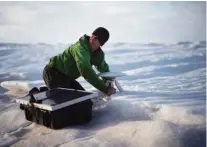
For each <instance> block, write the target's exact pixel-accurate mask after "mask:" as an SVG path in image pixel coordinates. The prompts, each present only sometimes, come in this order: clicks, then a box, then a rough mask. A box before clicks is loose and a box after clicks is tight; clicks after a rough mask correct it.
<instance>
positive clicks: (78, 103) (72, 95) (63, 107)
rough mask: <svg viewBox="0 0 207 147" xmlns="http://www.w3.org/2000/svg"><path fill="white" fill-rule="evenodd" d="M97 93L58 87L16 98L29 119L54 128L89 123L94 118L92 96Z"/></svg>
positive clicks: (95, 95)
mask: <svg viewBox="0 0 207 147" xmlns="http://www.w3.org/2000/svg"><path fill="white" fill-rule="evenodd" d="M97 96H98V94H97V93H91V92H86V91H81V90H74V89H66V88H57V89H53V90H47V91H44V92H39V93H36V94H32V93H30V94H29V95H27V96H25V97H22V98H19V99H17V100H16V102H17V103H20V108H21V109H22V110H24V112H25V117H26V119H27V120H29V121H32V122H35V123H37V124H41V125H44V126H46V127H49V128H52V129H60V128H63V127H66V126H69V125H77V124H83V123H87V122H89V121H90V120H91V118H92V105H93V103H92V101H91V99H92V98H95V97H97Z"/></svg>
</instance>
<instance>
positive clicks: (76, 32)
mask: <svg viewBox="0 0 207 147" xmlns="http://www.w3.org/2000/svg"><path fill="white" fill-rule="evenodd" d="M98 26H104V27H106V28H107V29H108V30H109V31H110V34H111V36H110V40H109V42H137V43H148V42H156V43H174V42H178V41H193V42H195V41H196V42H197V41H200V40H206V39H205V38H206V2H204V1H203V2H192V1H189V2H187V1H184V2H176V1H161V2H155V1H154V2H153V1H152V2H145V1H132V2H126V1H125V2H124V1H121V2H109V1H105V2H98V1H96V2H95V1H92V2H80V1H79V2H70V1H68V2H67V1H64V2H41V1H39V2H31V1H30V2H0V41H1V42H4V41H9V42H20V43H22V42H29V43H37V42H45V43H71V42H73V41H76V40H77V39H78V38H79V37H80V36H82V35H83V34H85V33H86V34H88V35H90V34H91V32H92V31H93V30H94V29H95V28H96V27H98Z"/></svg>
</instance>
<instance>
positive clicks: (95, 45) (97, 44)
mask: <svg viewBox="0 0 207 147" xmlns="http://www.w3.org/2000/svg"><path fill="white" fill-rule="evenodd" d="M91 44H92V45H93V49H94V50H96V49H98V48H99V47H100V46H101V45H100V42H99V40H98V37H97V36H95V35H92V36H91Z"/></svg>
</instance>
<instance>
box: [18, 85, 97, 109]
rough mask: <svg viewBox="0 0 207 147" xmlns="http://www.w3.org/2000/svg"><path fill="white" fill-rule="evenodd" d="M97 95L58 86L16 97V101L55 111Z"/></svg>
mask: <svg viewBox="0 0 207 147" xmlns="http://www.w3.org/2000/svg"><path fill="white" fill-rule="evenodd" d="M97 96H98V93H92V92H87V91H82V90H75V89H67V88H57V89H52V90H48V91H46V92H40V93H37V94H33V95H32V96H31V95H27V96H25V97H22V98H19V99H16V102H17V103H20V104H23V105H34V106H35V107H37V108H41V109H44V110H49V111H54V110H57V109H61V108H64V107H67V106H70V105H73V104H76V103H79V102H82V101H85V100H88V99H92V98H95V97H97ZM31 97H32V98H33V99H35V101H36V102H32V103H31V101H30V99H31Z"/></svg>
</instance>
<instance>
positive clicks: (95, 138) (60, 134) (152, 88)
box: [0, 41, 206, 147]
mask: <svg viewBox="0 0 207 147" xmlns="http://www.w3.org/2000/svg"><path fill="white" fill-rule="evenodd" d="M66 47H67V45H64V44H57V45H49V44H43V43H41V44H7V43H1V44H0V82H3V81H10V80H13V81H16V80H20V81H27V82H28V85H25V87H24V88H23V89H21V90H20V89H15V88H14V89H11V90H10V91H7V90H6V89H3V88H1V87H0V146H12V147H48V146H50V147H59V146H61V147H68V146H72V147H79V146H81V147H96V146H99V147H204V146H205V144H206V42H205V41H201V42H197V43H191V42H180V43H177V44H155V43H149V44H126V43H117V44H108V45H106V46H105V47H104V48H103V50H104V51H105V54H106V60H107V62H108V63H109V65H110V68H111V71H114V72H117V71H118V72H119V71H122V72H123V73H125V74H127V76H124V77H120V78H119V79H118V80H119V83H120V84H121V85H122V87H123V88H124V90H125V92H123V93H116V94H115V95H114V96H113V97H112V100H111V101H109V103H108V105H107V106H106V107H105V108H103V109H99V110H97V111H94V113H93V120H92V121H91V122H90V123H89V124H87V125H82V126H74V127H66V128H64V129H61V130H52V129H49V128H46V127H44V126H41V125H37V124H35V123H31V122H29V121H26V120H25V117H24V112H23V111H21V110H20V109H19V105H18V104H16V103H15V99H16V98H18V97H21V96H23V95H24V94H25V93H26V92H27V90H28V89H29V88H31V87H32V86H33V85H43V84H44V83H43V81H42V70H43V68H44V65H45V64H46V63H47V62H48V61H49V59H50V57H52V56H53V55H56V54H58V53H61V52H62V51H63V50H64V49H65V48H66ZM78 81H79V82H80V83H81V84H82V85H83V86H84V87H85V88H86V89H88V90H89V91H94V90H96V89H95V88H93V87H92V86H91V85H90V84H88V83H87V82H86V81H85V80H84V79H83V78H79V79H78Z"/></svg>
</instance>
